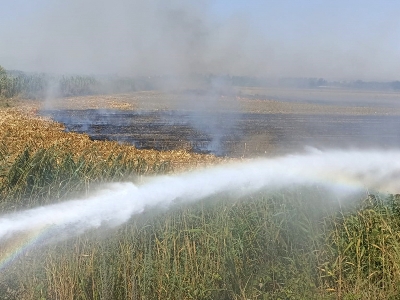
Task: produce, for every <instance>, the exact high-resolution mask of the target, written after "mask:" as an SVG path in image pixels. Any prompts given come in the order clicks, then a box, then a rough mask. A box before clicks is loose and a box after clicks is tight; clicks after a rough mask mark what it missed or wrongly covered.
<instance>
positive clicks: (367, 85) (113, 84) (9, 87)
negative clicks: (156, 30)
mask: <svg viewBox="0 0 400 300" xmlns="http://www.w3.org/2000/svg"><path fill="white" fill-rule="evenodd" d="M177 81H178V82H179V80H178V79H177V78H176V77H174V76H150V77H149V76H136V77H127V76H125V77H123V76H118V75H106V76H87V75H63V76H60V75H53V74H45V73H25V72H22V71H7V70H5V69H4V68H3V67H1V66H0V97H3V98H11V97H14V96H16V95H20V96H23V97H25V98H33V99H44V98H47V97H69V96H83V95H95V94H114V93H130V92H135V91H143V90H156V89H157V88H159V87H166V86H173V84H171V83H174V82H175V84H176V82H177ZM185 81H186V82H195V83H196V84H197V86H198V87H201V89H204V90H207V89H210V88H212V89H213V90H221V91H223V89H224V88H223V87H224V86H243V87H282V88H305V89H322V88H343V89H358V90H393V91H399V90H400V81H390V82H379V81H362V80H355V81H328V80H326V79H324V78H279V79H270V78H262V77H252V76H231V75H214V74H206V75H204V74H191V75H190V76H188V77H187V78H185ZM185 88H186V87H184V86H182V89H185ZM195 89H196V88H195Z"/></svg>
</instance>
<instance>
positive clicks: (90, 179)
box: [0, 149, 400, 299]
mask: <svg viewBox="0 0 400 300" xmlns="http://www.w3.org/2000/svg"><path fill="white" fill-rule="evenodd" d="M5 151H6V150H4V149H3V153H5ZM3 157H4V154H3ZM2 161H3V164H0V165H1V167H2V169H1V170H2V171H1V172H2V180H1V184H0V191H1V199H0V200H1V210H2V212H3V213H4V212H7V211H14V210H15V209H20V208H26V207H33V206H37V205H42V204H46V203H50V202H54V201H59V200H63V199H67V198H68V197H71V196H72V195H75V194H76V193H81V192H85V191H87V190H90V189H91V188H92V187H93V186H95V185H96V184H99V183H102V182H106V181H114V180H120V179H122V178H125V179H126V178H131V179H132V180H134V179H135V178H136V176H139V175H140V174H142V173H143V172H144V171H146V172H148V171H149V170H152V172H153V173H156V174H157V173H163V172H166V171H167V169H166V168H167V166H166V165H164V164H152V165H150V164H148V163H147V162H144V161H141V160H137V161H124V160H123V159H122V158H119V157H118V156H115V157H110V158H109V159H108V160H106V161H99V162H97V163H94V162H93V161H90V160H89V161H88V160H87V159H86V158H85V157H74V156H73V155H72V154H69V155H68V154H66V153H59V152H57V150H55V149H47V150H42V151H37V152H30V151H28V150H26V151H24V152H22V153H21V155H20V156H18V157H17V159H16V160H15V161H14V163H12V164H9V162H8V160H7V159H3V160H2ZM399 200H400V199H399V197H396V196H390V197H387V198H385V199H380V198H378V197H374V196H369V197H368V198H366V199H363V200H362V201H361V200H359V201H356V202H352V203H349V204H348V205H347V206H345V207H344V206H343V205H342V206H339V204H338V203H337V201H335V199H334V197H333V196H332V195H330V194H329V193H327V192H326V191H325V190H322V189H319V188H317V187H314V188H293V189H287V190H285V191H278V192H274V193H271V192H268V193H267V192H259V193H257V194H254V195H251V196H248V197H245V198H240V199H238V198H234V197H230V196H224V195H219V196H215V197H213V198H210V199H205V200H203V201H202V202H199V203H196V204H190V205H189V204H184V203H177V204H176V205H175V206H174V207H172V208H171V209H170V210H168V211H164V210H162V209H159V210H158V211H157V210H152V211H149V212H147V213H143V214H142V215H138V216H135V217H133V218H132V219H131V220H130V221H129V222H128V223H127V224H125V225H123V226H121V227H119V228H117V229H106V228H105V229H104V230H97V231H93V232H88V233H86V234H84V235H82V236H80V237H77V238H70V239H67V240H65V241H62V242H59V243H50V244H46V243H45V241H46V240H45V239H43V240H42V241H40V243H38V244H43V243H44V244H43V245H41V246H39V245H37V247H36V248H29V249H26V250H25V251H23V252H22V254H20V255H19V256H16V257H15V258H14V260H13V262H12V263H11V264H9V265H8V266H7V268H4V269H1V271H0V298H1V299H397V298H398V297H399V296H400V288H399V287H400V272H399V270H400V244H399V243H400V236H399V235H400V230H399V229H400V219H399V217H400V205H399ZM20 238H21V241H20V243H21V245H23V244H24V242H25V241H24V237H23V236H21V237H20ZM21 245H20V246H21ZM8 246H9V245H2V248H1V249H0V255H2V257H1V259H0V261H2V260H3V259H4V257H3V256H5V255H6V254H7V251H15V247H14V248H9V247H8Z"/></svg>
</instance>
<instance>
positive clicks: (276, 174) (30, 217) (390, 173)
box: [0, 150, 400, 241]
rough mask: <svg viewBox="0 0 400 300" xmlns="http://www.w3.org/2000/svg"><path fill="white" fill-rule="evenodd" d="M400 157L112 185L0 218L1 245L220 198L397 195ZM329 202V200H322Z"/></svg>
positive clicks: (312, 158) (287, 162)
mask: <svg viewBox="0 0 400 300" xmlns="http://www.w3.org/2000/svg"><path fill="white" fill-rule="evenodd" d="M399 179H400V151H397V150H396V151H394V150H393V151H347V152H343V151H339V150H330V151H325V152H322V151H318V150H312V151H310V152H308V153H307V154H304V155H289V156H284V157H279V158H275V159H256V160H250V161H247V162H242V163H235V164H228V165H222V166H217V167H213V168H209V169H205V170H200V171H195V172H190V173H184V174H180V175H176V176H159V177H155V178H152V179H149V180H148V181H147V182H145V183H144V184H142V185H134V184H132V183H128V182H125V183H113V184H110V185H109V187H108V188H106V189H104V190H101V191H98V192H97V193H96V194H95V195H92V196H91V197H89V198H87V199H82V200H71V201H67V202H63V203H59V204H54V205H48V206H43V207H38V208H34V209H30V210H26V211H21V212H17V213H13V214H8V215H3V216H2V217H1V218H0V241H1V240H4V239H7V238H9V237H11V236H12V235H13V234H16V233H18V232H26V231H35V230H39V231H40V230H48V231H50V232H62V233H63V235H64V236H65V237H68V236H75V235H78V234H81V233H83V232H85V231H86V230H89V229H93V228H98V227H100V226H110V227H114V226H118V225H121V224H123V223H124V222H126V221H128V220H129V218H131V217H132V216H133V215H135V214H139V213H141V212H143V211H144V210H147V209H152V208H156V207H157V208H159V207H163V208H168V207H169V206H170V205H171V204H174V203H183V202H185V203H186V202H192V201H197V200H200V199H204V198H206V197H210V196H217V195H220V194H221V193H229V194H230V195H237V196H242V195H246V194H249V193H253V192H255V191H258V190H261V189H265V188H267V189H279V188H286V187H292V186H296V185H304V186H307V185H310V186H315V185H317V186H320V187H324V188H327V189H328V190H329V191H331V192H332V193H335V194H337V195H339V196H340V197H343V196H345V195H351V194H354V193H357V192H360V191H363V189H365V188H369V189H376V190H379V191H382V192H391V193H396V192H398V182H399ZM321 201H324V199H321Z"/></svg>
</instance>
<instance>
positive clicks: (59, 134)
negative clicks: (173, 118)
mask: <svg viewBox="0 0 400 300" xmlns="http://www.w3.org/2000/svg"><path fill="white" fill-rule="evenodd" d="M36 111H37V107H35V106H30V107H29V106H23V105H22V106H19V107H18V108H3V109H1V110H0V141H1V142H2V143H3V144H4V146H5V147H6V148H7V149H8V150H9V151H8V152H9V153H11V155H10V156H9V157H8V158H7V159H8V160H9V161H13V160H14V159H15V157H17V156H18V155H19V154H21V153H22V152H23V151H24V149H26V148H27V147H29V148H30V149H31V151H37V150H39V149H49V148H56V149H57V150H59V151H61V152H72V153H75V154H76V155H79V156H82V155H84V156H85V158H86V159H88V160H105V159H107V158H108V157H110V155H111V154H119V153H123V155H124V158H125V159H127V160H129V159H133V158H135V159H137V158H139V157H140V158H142V159H144V160H146V161H147V162H148V163H149V164H152V163H154V162H158V163H160V162H164V161H165V162H169V163H170V164H171V166H172V167H173V169H174V170H183V169H185V170H187V169H191V168H195V167H198V166H205V165H208V164H215V163H219V162H221V161H223V159H221V158H217V157H215V156H214V155H202V154H196V153H192V152H190V151H188V150H172V151H156V150H138V149H136V148H135V147H134V146H131V145H127V144H120V143H118V142H115V141H92V140H90V138H89V136H88V135H86V134H78V133H72V132H68V133H67V132H64V131H63V130H64V127H63V125H61V124H59V123H56V122H54V121H51V120H49V119H46V118H43V117H38V116H37V115H35V113H36Z"/></svg>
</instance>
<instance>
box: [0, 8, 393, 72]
mask: <svg viewBox="0 0 400 300" xmlns="http://www.w3.org/2000/svg"><path fill="white" fill-rule="evenodd" d="M399 10H400V8H399V5H398V4H397V3H394V2H393V3H390V4H387V5H380V4H379V3H374V2H369V3H368V5H364V4H363V3H360V2H358V1H356V2H353V3H344V2H343V3H342V2H335V3H332V4H329V5H326V4H325V3H319V2H318V1H301V2H291V3H286V2H280V1H277V2H274V3H271V2H269V1H250V2H246V3H240V2H239V1H234V2H233V3H231V2H229V3H228V2H226V1H221V0H208V1H184V0H171V1H162V0H148V1H138V0H134V1H130V0H117V1H107V0H102V1H95V0H83V1H81V0H71V1H60V0H55V1H50V0H40V1H36V2H35V3H31V1H28V0H18V1H10V2H9V3H4V5H3V6H2V10H1V11H0V25H2V26H0V40H1V41H2V45H1V48H0V64H2V65H4V67H6V68H7V69H20V70H24V71H39V72H40V71H43V72H54V73H62V74H63V73H75V74H76V73H85V74H91V73H94V74H109V73H118V74H125V75H135V74H138V75H162V74H172V75H177V74H178V75H183V74H187V73H214V74H215V73H217V74H231V75H251V76H270V77H276V76H286V77H327V78H342V79H368V78H369V79H377V80H385V79H389V80H394V79H396V78H397V77H398V75H397V74H398V72H397V70H398V68H399V63H398V61H399V59H398V58H399V51H398V50H399V43H398V39H397V36H398V30H399V24H400V23H399V20H398V14H399ZM181 79H182V80H184V79H185V76H182V77H181Z"/></svg>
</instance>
